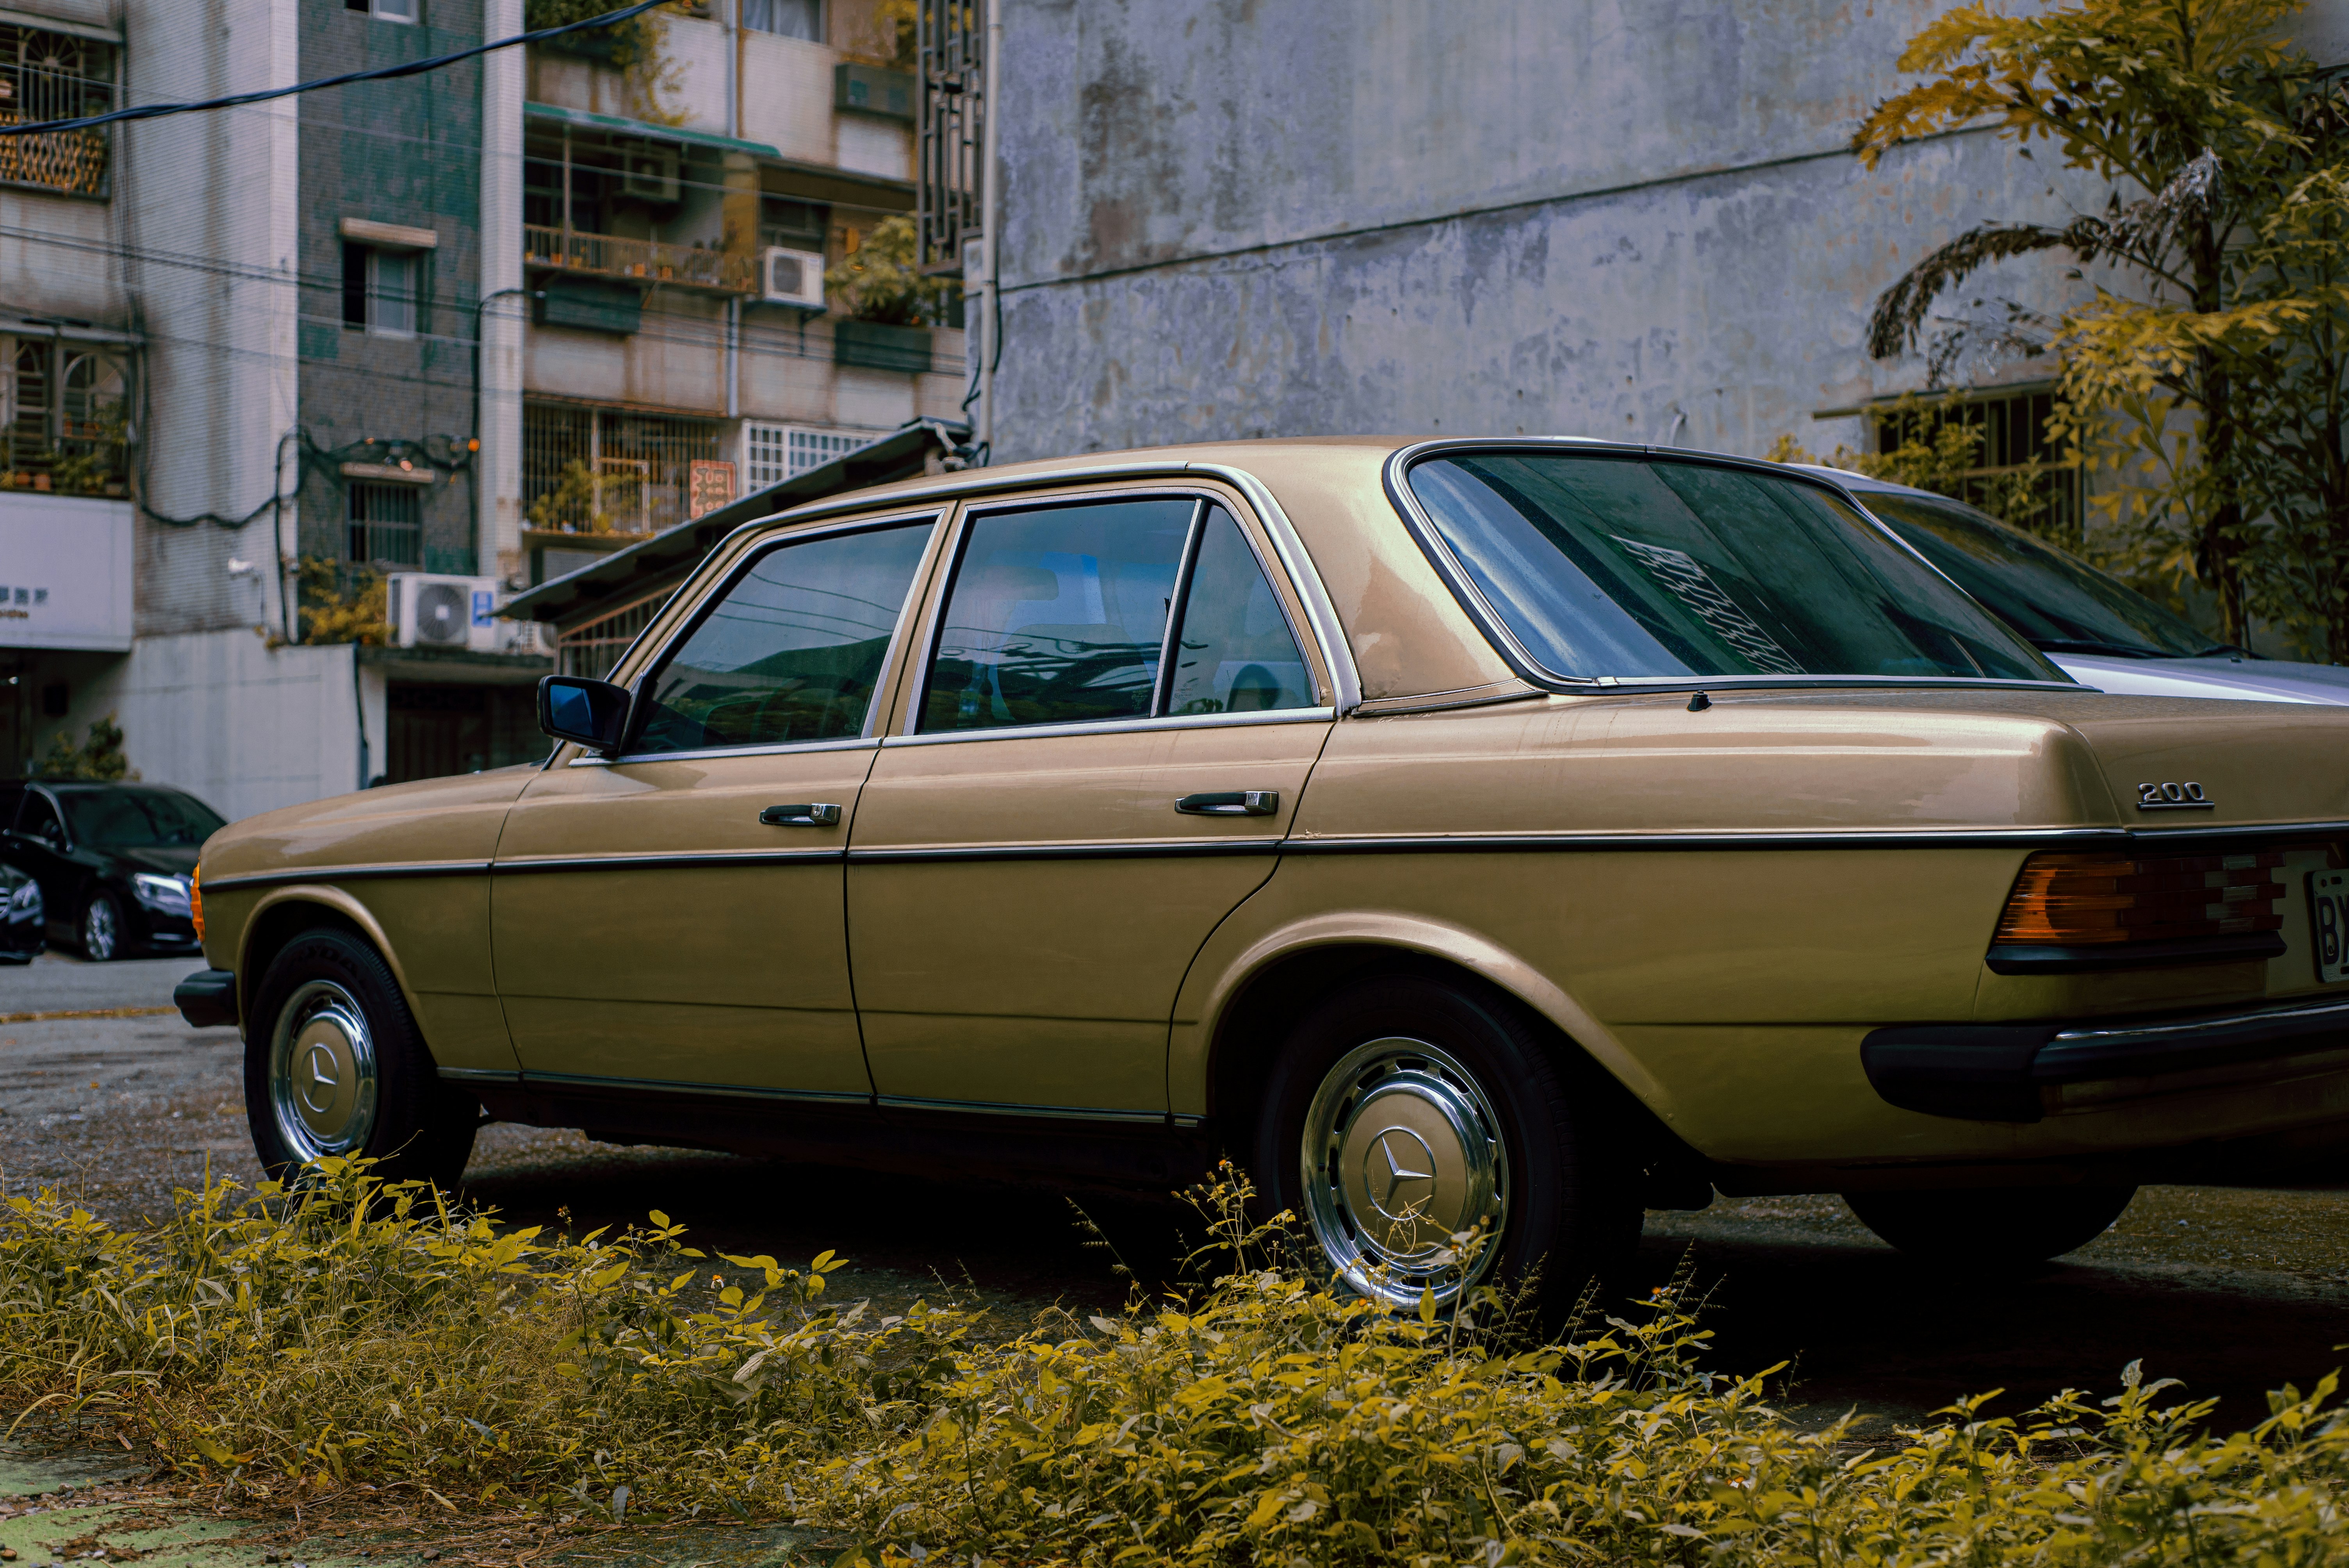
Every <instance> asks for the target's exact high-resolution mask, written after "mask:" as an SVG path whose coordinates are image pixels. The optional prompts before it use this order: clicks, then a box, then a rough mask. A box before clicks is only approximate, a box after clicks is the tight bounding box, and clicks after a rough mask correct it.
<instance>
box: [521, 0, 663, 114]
mask: <svg viewBox="0 0 2349 1568" xmlns="http://www.w3.org/2000/svg"><path fill="white" fill-rule="evenodd" d="M624 4H626V0H523V29H524V30H525V31H528V32H533V33H534V32H537V31H538V30H539V29H541V28H543V27H560V26H564V25H565V24H567V23H571V22H585V21H586V20H587V19H588V18H589V17H591V16H601V15H605V13H606V12H610V11H616V10H619V9H620V8H621V6H622V5H624ZM667 9H668V8H667V7H666V6H663V7H660V8H658V9H656V10H651V11H647V12H646V13H644V14H643V15H640V16H631V17H629V18H628V19H627V20H626V21H625V22H615V23H613V24H612V25H611V26H608V27H588V28H584V29H582V30H581V31H579V32H576V33H566V34H564V36H562V37H560V38H556V39H554V40H553V41H552V42H551V44H549V45H546V46H544V47H552V48H554V49H558V50H560V51H562V52H564V53H565V54H573V55H584V56H585V57H588V58H589V59H595V60H603V61H605V62H606V63H608V64H610V65H612V66H614V67H617V68H618V70H619V72H620V74H621V76H622V77H624V78H626V81H627V84H628V88H629V90H630V92H631V93H632V94H633V96H634V97H635V98H636V114H637V117H638V118H639V119H645V120H647V121H650V122H651V123H653V124H655V125H683V124H684V123H685V119H686V117H685V113H684V111H683V110H681V109H673V108H669V107H668V105H667V103H666V102H665V101H664V98H665V96H666V95H667V94H668V93H671V92H674V91H676V90H677V88H678V85H679V83H680V81H681V80H682V75H681V72H680V69H679V67H678V66H677V65H676V64H675V63H674V62H672V61H670V60H669V59H668V57H667V55H666V54H665V53H664V52H663V50H662V45H663V44H664V43H666V42H667V37H668V20H667ZM533 47H540V46H533Z"/></svg>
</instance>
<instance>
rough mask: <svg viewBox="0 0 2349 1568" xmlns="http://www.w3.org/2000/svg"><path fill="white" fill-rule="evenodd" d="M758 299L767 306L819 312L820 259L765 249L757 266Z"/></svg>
mask: <svg viewBox="0 0 2349 1568" xmlns="http://www.w3.org/2000/svg"><path fill="white" fill-rule="evenodd" d="M759 297H760V299H761V300H762V301H764V302H765V303H766V304H795V305H797V306H799V307H800V308H801V309H802V310H822V309H823V256H822V255H821V254H820V253H817V252H814V251H794V250H792V249H790V248H789V247H788V246H784V245H769V246H768V247H767V253H766V254H765V255H764V256H762V257H761V258H760V262H759Z"/></svg>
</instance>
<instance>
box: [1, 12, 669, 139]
mask: <svg viewBox="0 0 2349 1568" xmlns="http://www.w3.org/2000/svg"><path fill="white" fill-rule="evenodd" d="M666 4H667V0H639V3H638V4H636V5H626V6H623V7H621V8H620V9H619V10H617V11H607V12H605V14H604V15H601V16H590V17H588V18H587V19H586V20H585V21H581V22H565V23H564V24H563V26H560V27H541V28H540V29H538V31H536V32H534V33H516V34H515V35H514V36H512V37H511V38H498V39H494V40H492V41H491V42H490V43H486V44H476V45H474V46H472V47H471V48H470V49H459V50H457V51H456V52H455V53H454V54H448V55H434V56H433V57H430V58H429V59H422V60H410V61H409V62H408V63H407V64H405V65H398V66H378V67H376V68H375V69H373V70H371V71H345V72H344V73H343V74H342V75H341V76H338V77H316V78H314V79H312V80H310V81H306V82H295V84H294V85H293V86H292V87H285V88H263V89H262V90H261V91H259V92H250V93H231V94H230V95H228V96H227V97H225V98H199V99H197V100H196V101H195V102H193V103H150V104H141V105H140V106H139V107H138V108H119V109H116V110H115V111H114V112H112V113H111V114H90V115H84V116H82V117H81V118H80V119H42V120H35V121H34V122H33V123H32V124H30V125H0V136H36V135H43V134H47V133H51V132H55V131H61V130H88V129H91V128H92V127H95V126H101V125H114V124H117V123H119V122H120V121H123V120H132V119H162V118H163V117H164V116H165V115H173V114H198V113H202V112H203V111H204V110H207V109H216V108H242V107H243V106H244V105H246V104H249V103H266V102H268V101H269V100H270V99H272V98H291V97H293V96H294V95H295V94H296V93H314V92H319V91H322V90H324V89H325V88H339V87H347V86H349V85H350V84H351V83H353V82H386V81H391V80H394V79H396V78H398V77H420V76H422V75H424V74H425V73H426V72H428V71H437V70H440V69H443V68H444V67H449V66H453V65H456V64H457V63H458V62H459V61H460V60H470V59H473V58H475V57H479V56H481V55H486V54H490V53H492V52H493V51H495V50H498V49H511V48H512V47H513V46H515V45H517V44H536V43H540V42H543V40H545V39H548V38H554V37H560V36H562V35H564V34H565V33H576V32H579V31H581V30H582V29H584V28H587V27H609V26H614V25H616V24H617V23H621V22H625V21H626V20H628V18H630V17H631V16H641V15H644V14H645V13H646V12H647V11H649V10H651V9H652V8H653V7H654V6H656V5H666Z"/></svg>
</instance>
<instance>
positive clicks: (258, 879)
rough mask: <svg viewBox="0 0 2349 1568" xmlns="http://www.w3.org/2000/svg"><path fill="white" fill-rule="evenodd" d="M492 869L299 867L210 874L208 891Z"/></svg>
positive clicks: (453, 865)
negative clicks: (242, 873)
mask: <svg viewBox="0 0 2349 1568" xmlns="http://www.w3.org/2000/svg"><path fill="white" fill-rule="evenodd" d="M489 869H490V862H489V861H413V862H409V863H404V864H398V865H374V866H298V867H295V868H294V869H293V870H290V871H282V872H252V873H250V874H248V875H245V876H233V877H219V878H214V877H206V878H205V879H204V891H205V892H227V891H228V890H229V889H231V888H245V887H283V886H284V885H285V884H286V883H288V882H373V881H377V880H378V879H380V878H383V877H470V876H480V875H481V874H482V873H483V872H487V871H488V870H489Z"/></svg>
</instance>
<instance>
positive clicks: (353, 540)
mask: <svg viewBox="0 0 2349 1568" xmlns="http://www.w3.org/2000/svg"><path fill="white" fill-rule="evenodd" d="M423 512H424V509H423V506H422V504H421V498H420V497H419V496H418V494H417V491H416V487H415V486H413V485H401V484H368V483H366V482H365V481H355V482H354V483H353V484H352V485H351V488H350V530H351V533H350V549H351V557H350V558H351V559H352V560H353V561H365V562H377V563H378V564H381V565H385V566H421V565H422V564H424V516H423Z"/></svg>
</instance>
